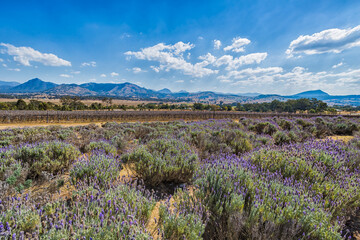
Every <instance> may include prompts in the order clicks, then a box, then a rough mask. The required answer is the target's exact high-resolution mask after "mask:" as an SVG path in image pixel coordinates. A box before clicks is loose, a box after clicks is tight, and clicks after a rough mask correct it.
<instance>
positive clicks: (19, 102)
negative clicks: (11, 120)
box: [16, 99, 27, 110]
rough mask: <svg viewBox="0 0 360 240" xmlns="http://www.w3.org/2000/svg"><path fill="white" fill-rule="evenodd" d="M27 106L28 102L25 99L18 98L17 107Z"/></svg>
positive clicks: (23, 108)
mask: <svg viewBox="0 0 360 240" xmlns="http://www.w3.org/2000/svg"><path fill="white" fill-rule="evenodd" d="M26 107H27V104H26V102H25V101H24V100H23V99H19V100H17V102H16V108H17V109H18V110H25V109H26Z"/></svg>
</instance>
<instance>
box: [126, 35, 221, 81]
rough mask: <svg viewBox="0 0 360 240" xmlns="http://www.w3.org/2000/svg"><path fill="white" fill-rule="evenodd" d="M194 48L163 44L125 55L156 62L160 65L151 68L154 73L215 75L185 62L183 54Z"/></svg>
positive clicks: (201, 67) (183, 45) (212, 71)
mask: <svg viewBox="0 0 360 240" xmlns="http://www.w3.org/2000/svg"><path fill="white" fill-rule="evenodd" d="M193 47H194V44H190V43H183V42H178V43H176V44H173V45H171V44H170V45H165V44H164V43H159V44H156V45H155V46H152V47H148V48H143V49H141V51H138V52H132V51H128V52H126V53H125V55H127V56H134V57H135V58H137V59H141V60H148V61H157V62H159V63H160V65H159V66H158V67H156V66H152V67H151V68H152V69H153V70H154V71H155V72H160V71H161V70H164V71H170V70H179V71H182V72H183V73H184V74H185V75H191V76H193V77H204V76H207V75H210V74H214V73H217V72H218V71H217V70H213V69H209V68H204V66H203V65H202V64H201V63H196V64H192V63H189V62H187V61H185V59H184V57H183V53H184V52H185V51H188V50H190V49H192V48H193Z"/></svg>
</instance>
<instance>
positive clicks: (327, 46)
mask: <svg viewBox="0 0 360 240" xmlns="http://www.w3.org/2000/svg"><path fill="white" fill-rule="evenodd" d="M356 46H360V25H359V26H356V27H354V28H348V29H338V28H333V29H327V30H324V31H321V32H318V33H314V34H313V35H301V36H299V37H298V38H297V39H295V40H293V41H292V42H291V43H290V46H289V48H288V49H287V50H286V53H287V54H288V55H289V57H292V56H294V55H295V54H302V53H304V54H307V55H313V54H321V53H340V52H342V51H344V50H345V49H349V48H353V47H356Z"/></svg>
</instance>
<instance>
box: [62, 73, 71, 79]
mask: <svg viewBox="0 0 360 240" xmlns="http://www.w3.org/2000/svg"><path fill="white" fill-rule="evenodd" d="M59 76H60V77H63V78H72V77H73V76H72V75H69V74H64V73H63V74H60V75H59Z"/></svg>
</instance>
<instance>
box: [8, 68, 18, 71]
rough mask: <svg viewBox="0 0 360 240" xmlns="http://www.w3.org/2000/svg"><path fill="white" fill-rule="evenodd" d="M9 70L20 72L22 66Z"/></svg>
mask: <svg viewBox="0 0 360 240" xmlns="http://www.w3.org/2000/svg"><path fill="white" fill-rule="evenodd" d="M8 70H9V71H14V72H20V71H21V69H20V68H8Z"/></svg>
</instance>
